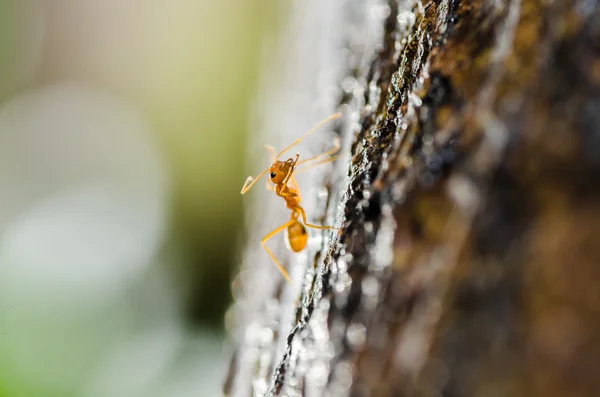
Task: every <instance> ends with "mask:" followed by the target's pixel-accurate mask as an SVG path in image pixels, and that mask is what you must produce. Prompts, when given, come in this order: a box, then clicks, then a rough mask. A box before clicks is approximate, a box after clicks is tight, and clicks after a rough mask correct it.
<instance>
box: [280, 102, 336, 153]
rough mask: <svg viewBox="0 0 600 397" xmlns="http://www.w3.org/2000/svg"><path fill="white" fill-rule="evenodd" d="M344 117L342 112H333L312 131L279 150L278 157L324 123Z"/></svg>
mask: <svg viewBox="0 0 600 397" xmlns="http://www.w3.org/2000/svg"><path fill="white" fill-rule="evenodd" d="M340 117H342V113H341V112H340V113H336V114H332V115H331V116H329V117H327V118H326V119H325V120H323V121H321V122H320V123H319V124H317V125H315V126H314V127H313V128H312V129H311V130H310V131H308V132H307V133H305V134H304V135H302V136H301V137H300V138H298V139H296V140H295V141H294V143H292V144H291V145H290V146H288V147H286V148H285V149H283V150H282V151H281V152H279V153H278V154H277V158H279V157H280V156H281V155H282V154H283V153H285V152H286V151H288V150H289V149H291V148H292V147H294V146H295V145H297V144H298V143H300V141H302V140H303V139H304V138H306V137H307V136H309V135H310V134H312V133H313V132H315V131H316V130H318V129H319V128H320V127H321V126H322V125H323V124H326V123H327V122H329V121H331V120H335V119H338V118H340Z"/></svg>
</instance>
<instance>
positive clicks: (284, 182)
mask: <svg viewBox="0 0 600 397" xmlns="http://www.w3.org/2000/svg"><path fill="white" fill-rule="evenodd" d="M299 157H300V155H299V154H296V160H294V164H292V168H290V171H289V172H288V173H287V175H286V176H285V178H284V179H283V181H282V182H281V184H282V185H283V186H286V185H287V183H288V181H289V180H290V178H291V177H292V174H293V173H294V169H295V168H296V164H298V158H299Z"/></svg>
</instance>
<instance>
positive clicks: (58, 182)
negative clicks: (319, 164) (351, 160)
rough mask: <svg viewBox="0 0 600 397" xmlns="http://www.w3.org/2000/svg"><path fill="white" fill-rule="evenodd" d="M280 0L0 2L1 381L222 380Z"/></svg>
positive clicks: (11, 393) (156, 388) (186, 391)
mask: <svg viewBox="0 0 600 397" xmlns="http://www.w3.org/2000/svg"><path fill="white" fill-rule="evenodd" d="M276 6H278V5H276V4H275V2H274V0H266V1H261V0H224V1H207V0H174V1H162V0H161V1H148V0H146V1H141V0H131V1H123V0H54V1H52V2H47V1H42V0H13V1H11V0H9V1H3V2H0V100H1V103H0V397H21V396H23V397H38V396H40V397H52V396H60V397H67V396H110V397H118V396H123V397H134V396H142V395H143V396H169V397H176V396H188V395H189V396H192V395H194V396H197V395H202V396H205V395H207V396H208V395H213V394H215V393H217V394H218V393H219V390H220V389H219V388H220V382H221V370H222V368H223V367H224V364H223V359H222V355H221V349H222V341H223V338H224V330H223V314H224V311H225V310H226V308H227V305H228V304H229V303H230V281H231V279H232V274H233V272H234V271H236V266H237V262H238V258H239V250H240V247H241V246H242V244H243V242H244V236H243V234H242V232H243V224H244V222H243V214H242V205H241V204H242V200H241V196H240V194H239V190H240V186H241V184H242V183H243V181H244V178H245V176H246V174H248V173H249V172H248V170H247V169H245V167H244V165H246V164H247V161H245V155H246V151H245V145H246V142H247V141H248V139H249V138H251V136H252V135H251V132H250V131H248V126H249V125H250V123H249V120H250V119H251V112H250V109H251V106H252V104H253V100H254V99H255V98H256V92H257V82H258V77H259V72H260V71H259V65H261V64H262V63H264V62H265V57H264V55H265V51H264V50H265V38H268V37H273V36H274V34H275V32H276V31H277V26H276V25H277V24H278V22H277V16H278V15H279V14H278V12H276Z"/></svg>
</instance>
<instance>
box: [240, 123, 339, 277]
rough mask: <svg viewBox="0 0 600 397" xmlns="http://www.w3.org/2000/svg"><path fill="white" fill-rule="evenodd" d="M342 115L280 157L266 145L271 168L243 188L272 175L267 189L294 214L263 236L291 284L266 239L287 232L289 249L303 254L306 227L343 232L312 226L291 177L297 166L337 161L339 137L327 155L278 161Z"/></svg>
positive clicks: (273, 149) (325, 153) (274, 260)
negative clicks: (280, 199) (283, 201)
mask: <svg viewBox="0 0 600 397" xmlns="http://www.w3.org/2000/svg"><path fill="white" fill-rule="evenodd" d="M341 116H342V114H341V113H336V114H334V115H332V116H329V117H327V118H326V119H325V120H323V121H321V122H320V123H319V124H317V125H316V126H315V127H313V128H312V129H311V130H310V131H308V132H307V133H305V134H304V135H302V136H301V137H300V138H298V139H297V140H296V141H294V143H292V144H291V145H289V146H288V147H286V148H285V149H283V150H282V151H281V152H279V153H278V154H277V152H276V151H275V148H274V147H272V146H269V145H265V147H266V148H267V150H268V151H269V153H270V154H271V166H270V167H269V168H267V169H265V170H264V171H263V172H261V173H260V174H258V176H257V177H256V178H253V177H251V176H249V177H248V178H247V179H246V182H245V183H244V186H243V187H242V191H241V193H242V194H245V193H246V192H247V191H248V190H250V188H251V187H252V186H253V185H254V184H255V183H256V181H258V179H259V178H260V177H262V176H263V175H264V174H266V173H267V172H269V180H267V189H269V190H271V191H274V192H275V194H276V195H278V196H279V197H282V198H283V199H284V200H285V204H286V206H287V208H288V209H290V210H291V211H292V213H291V214H290V220H289V221H287V222H286V223H284V224H283V225H281V226H279V227H277V228H276V229H274V230H272V231H271V232H270V233H268V234H267V235H266V236H264V237H263V238H262V239H261V241H260V243H261V245H262V247H263V248H264V249H265V251H267V254H269V256H270V257H271V259H272V260H273V262H275V265H277V268H278V269H279V271H280V272H281V274H282V275H283V277H284V278H285V280H286V281H287V282H290V276H289V275H288V273H287V271H286V270H285V269H284V268H283V266H281V264H280V263H279V261H278V260H277V258H276V257H275V255H274V254H273V252H271V250H270V249H269V248H268V247H267V245H266V243H267V240H269V239H270V238H271V237H273V236H274V235H276V234H277V233H279V232H281V231H282V230H284V229H287V239H286V241H287V243H288V244H287V245H288V248H290V249H291V250H292V251H294V252H300V251H302V250H303V249H304V247H305V246H306V243H307V241H308V233H307V231H306V228H305V226H307V227H311V228H313V229H336V230H338V231H340V229H337V228H335V227H333V226H318V225H313V224H310V223H308V222H306V212H305V211H304V208H302V207H301V206H300V189H299V188H298V184H297V183H296V179H295V178H294V176H293V175H292V174H293V173H294V171H296V167H297V166H299V165H303V164H307V163H310V162H312V164H308V166H307V167H306V168H303V169H301V170H298V173H299V172H300V171H305V170H307V169H309V168H313V167H315V166H317V165H320V164H325V163H328V162H330V161H334V160H335V156H334V155H335V154H336V152H337V151H338V150H339V149H340V141H339V138H337V137H336V139H335V141H334V146H333V148H331V149H330V150H328V151H326V152H323V153H321V154H318V155H316V156H313V157H310V158H308V159H305V160H302V161H298V159H299V158H300V155H299V154H296V157H295V158H289V159H287V160H285V161H281V160H279V157H280V156H281V155H282V154H283V153H285V152H286V151H288V150H289V149H291V148H292V147H293V146H295V145H297V144H298V143H300V141H302V140H303V139H304V138H306V137H307V136H309V135H310V134H312V133H313V132H315V131H316V130H317V129H319V127H321V126H323V125H324V124H325V123H327V122H329V121H331V120H335V119H337V118H339V117H341ZM269 181H270V182H272V183H273V184H274V187H271V186H270V185H269ZM288 182H291V184H292V187H290V186H288V185H287V184H288ZM299 217H301V218H302V223H300V221H299V220H298V218H299Z"/></svg>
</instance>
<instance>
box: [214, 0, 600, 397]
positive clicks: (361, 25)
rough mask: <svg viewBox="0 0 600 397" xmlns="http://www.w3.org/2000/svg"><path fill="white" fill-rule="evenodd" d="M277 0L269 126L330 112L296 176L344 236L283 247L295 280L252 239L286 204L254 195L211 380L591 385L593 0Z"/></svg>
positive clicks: (338, 387) (292, 132) (477, 391)
mask: <svg viewBox="0 0 600 397" xmlns="http://www.w3.org/2000/svg"><path fill="white" fill-rule="evenodd" d="M290 13H291V22H290V24H289V25H288V26H287V30H286V32H287V35H285V36H284V37H286V39H285V40H284V41H283V43H284V44H283V45H282V46H285V47H286V48H287V49H286V50H284V51H281V54H282V56H284V57H285V62H284V70H285V71H286V72H285V73H286V74H285V75H284V76H283V77H282V81H283V84H282V87H284V90H283V91H281V92H280V93H279V94H273V95H271V98H272V99H271V101H270V102H269V103H270V105H268V106H267V110H266V114H267V115H268V120H271V121H270V122H267V124H268V125H269V127H268V128H267V131H275V130H277V129H279V128H281V129H283V127H284V126H292V127H290V128H287V129H286V132H285V133H282V134H280V135H278V136H277V139H278V140H280V139H281V142H284V141H285V142H287V141H289V140H293V139H295V138H296V137H297V136H299V132H300V127H306V126H309V125H308V124H307V121H306V120H307V119H310V120H317V119H318V118H319V117H317V116H322V115H324V114H325V113H326V111H331V112H333V111H335V110H336V109H337V110H342V111H344V112H345V117H344V119H343V122H341V123H338V124H337V125H335V130H336V133H337V134H339V135H340V136H341V138H342V141H343V142H344V146H343V149H342V150H343V154H344V155H345V156H343V157H342V158H341V159H340V160H338V161H337V162H336V163H335V164H334V165H333V167H329V168H327V167H325V168H324V169H323V171H321V172H320V173H318V176H319V178H311V179H308V180H306V181H305V183H304V184H302V185H301V187H302V189H303V192H305V193H304V194H305V201H306V202H307V209H310V210H311V211H310V214H311V215H312V216H311V218H312V219H313V220H316V221H322V222H323V223H326V224H327V223H329V224H332V223H336V224H337V225H341V227H342V234H341V235H340V236H339V237H338V236H336V235H335V234H332V233H329V232H324V233H313V238H312V240H311V244H309V247H308V249H307V250H306V251H305V252H303V253H301V254H285V253H284V251H283V250H277V253H278V255H279V256H280V257H281V258H282V261H283V262H284V263H285V264H286V266H287V267H288V269H290V273H291V275H292V278H293V282H292V284H290V285H288V284H286V283H285V281H284V280H283V279H282V278H281V277H280V276H279V275H278V274H277V273H276V269H275V267H274V266H273V265H272V263H270V260H269V258H268V256H267V255H266V254H265V253H264V252H262V251H261V250H260V245H259V243H258V239H259V238H260V237H261V236H262V234H260V232H262V231H266V230H268V228H269V226H270V228H271V229H272V228H273V227H275V226H276V224H277V222H278V221H279V223H283V221H285V219H286V218H285V216H286V215H283V214H285V213H284V212H282V213H276V214H274V215H272V216H271V215H269V214H271V213H272V211H271V206H269V207H268V208H265V206H264V204H258V203H257V204H256V205H254V206H253V207H252V208H251V212H252V213H253V216H254V217H255V219H259V217H263V216H264V217H265V218H264V219H262V220H260V221H258V220H257V221H255V222H253V223H251V225H252V227H251V228H250V232H249V234H250V236H251V237H252V239H250V240H249V241H248V251H247V254H246V255H245V260H244V264H243V266H242V271H241V273H240V277H238V278H237V279H236V281H235V283H234V286H237V287H236V289H234V295H235V296H236V303H235V304H234V306H233V307H232V309H231V311H230V312H229V313H228V320H229V322H228V324H229V327H230V330H231V335H232V337H233V339H234V342H233V344H234V352H233V354H232V359H231V364H230V368H229V374H228V376H227V378H226V381H225V386H224V390H225V394H226V395H230V396H251V395H255V396H259V395H270V396H284V395H285V396H301V395H302V396H390V395H394V396H544V397H546V396H598V395H600V244H599V243H598V239H599V238H600V200H599V196H600V5H599V3H598V2H597V1H595V0H562V1H555V2H551V1H539V0H471V1H465V0H435V1H430V2H429V3H425V4H423V5H420V4H419V3H415V2H413V1H404V0H398V1H394V0H370V1H364V0H335V1H334V0H328V1H327V2H322V1H315V0H313V1H299V2H297V3H295V4H294V5H293V7H292V9H291V12H290ZM273 98H276V99H273ZM311 101H312V102H313V103H314V101H318V105H319V106H315V107H312V108H311V106H309V104H310V103H311ZM275 104H276V105H275ZM315 108H318V110H319V111H318V112H317V110H315ZM282 109H283V111H282ZM305 109H306V111H305ZM311 111H312V112H313V113H314V114H311ZM317 113H318V114H317ZM284 118H285V120H284ZM273 120H275V121H273ZM295 126H298V127H295ZM272 136H273V137H274V136H275V134H272ZM323 136H326V135H323ZM311 188H312V190H311ZM306 192H308V193H306ZM266 193H268V192H263V193H261V194H266ZM265 197H266V196H265ZM273 200H275V199H273ZM276 203H277V202H276V201H273V205H280V206H283V204H281V203H279V204H276ZM319 214H320V215H321V218H319V217H318V216H317V215H319ZM276 219H278V220H276ZM311 233H312V232H311ZM263 234H264V233H263ZM318 237H321V238H320V239H319V238H318ZM270 244H272V246H273V247H276V246H277V245H279V246H281V247H283V240H282V239H279V240H277V241H275V240H273V242H272V243H271V242H270Z"/></svg>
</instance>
